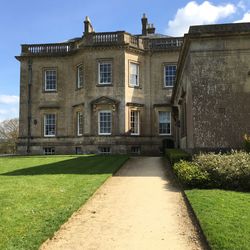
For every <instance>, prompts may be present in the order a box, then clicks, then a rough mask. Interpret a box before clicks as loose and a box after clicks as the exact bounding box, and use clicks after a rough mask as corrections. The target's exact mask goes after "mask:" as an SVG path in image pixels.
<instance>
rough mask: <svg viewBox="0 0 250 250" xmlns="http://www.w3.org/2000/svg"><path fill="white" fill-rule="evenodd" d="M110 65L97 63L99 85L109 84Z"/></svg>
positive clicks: (110, 77) (110, 75)
mask: <svg viewBox="0 0 250 250" xmlns="http://www.w3.org/2000/svg"><path fill="white" fill-rule="evenodd" d="M111 80H112V64H111V62H103V63H99V84H111Z"/></svg>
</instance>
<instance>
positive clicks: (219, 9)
mask: <svg viewBox="0 0 250 250" xmlns="http://www.w3.org/2000/svg"><path fill="white" fill-rule="evenodd" d="M236 9H237V8H236V7H235V5H233V4H230V3H228V4H226V5H214V4H212V3H210V2H209V1H204V2H203V3H201V4H200V5H199V4H198V3H196V2H195V1H191V2H189V3H188V4H187V5H186V6H185V7H184V8H181V9H178V11H177V13H176V15H175V17H174V19H173V20H170V21H169V22H168V28H167V34H168V35H172V36H182V35H183V34H184V33H186V32H188V29H189V26H191V25H202V24H213V23H216V22H217V21H218V20H220V19H223V18H226V17H228V16H230V15H232V14H233V13H235V12H236Z"/></svg>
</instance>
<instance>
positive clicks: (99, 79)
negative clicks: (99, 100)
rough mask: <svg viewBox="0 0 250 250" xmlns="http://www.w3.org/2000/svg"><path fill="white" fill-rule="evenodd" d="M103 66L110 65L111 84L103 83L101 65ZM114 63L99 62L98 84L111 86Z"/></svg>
mask: <svg viewBox="0 0 250 250" xmlns="http://www.w3.org/2000/svg"><path fill="white" fill-rule="evenodd" d="M102 64H110V82H101V65H102ZM112 71H113V63H112V61H108V60H107V61H100V62H98V84H99V85H111V84H112V78H113V72H112Z"/></svg>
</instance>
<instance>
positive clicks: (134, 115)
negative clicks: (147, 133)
mask: <svg viewBox="0 0 250 250" xmlns="http://www.w3.org/2000/svg"><path fill="white" fill-rule="evenodd" d="M139 114H140V113H139V111H137V110H131V112H130V132H131V135H139V134H140V117H139Z"/></svg>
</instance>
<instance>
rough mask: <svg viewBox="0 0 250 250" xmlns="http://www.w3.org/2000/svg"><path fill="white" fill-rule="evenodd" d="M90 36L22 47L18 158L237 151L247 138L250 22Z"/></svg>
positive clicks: (145, 26) (90, 32)
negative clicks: (176, 33) (179, 33)
mask: <svg viewBox="0 0 250 250" xmlns="http://www.w3.org/2000/svg"><path fill="white" fill-rule="evenodd" d="M141 22H142V32H141V34H139V35H132V34H130V33H127V32H125V31H117V32H101V33H98V32H95V31H94V29H93V27H92V24H91V22H90V20H89V18H86V20H85V22H84V33H83V36H82V37H79V38H75V39H71V40H69V41H67V42H65V43H53V44H32V45H22V52H21V55H20V56H17V57H16V58H17V59H18V60H19V61H20V63H21V80H20V135H19V143H18V152H19V153H20V154H27V153H28V154H74V153H77V154H78V153H79V154H81V153H113V154H130V153H134V154H154V155H157V154H160V153H161V152H162V150H163V147H166V146H167V147H180V148H182V149H185V150H187V151H189V152H197V151H204V150H206V151H209V150H213V151H214V150H216V151H218V150H228V149H231V148H236V149H238V148H241V147H242V137H243V135H244V134H245V133H247V134H250V23H244V24H222V25H205V26H192V27H190V29H189V32H188V34H185V36H184V38H183V37H169V36H166V35H161V34H157V33H156V32H155V28H154V26H153V25H152V24H149V23H148V20H147V18H146V16H145V15H144V16H143V18H142V19H141Z"/></svg>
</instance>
